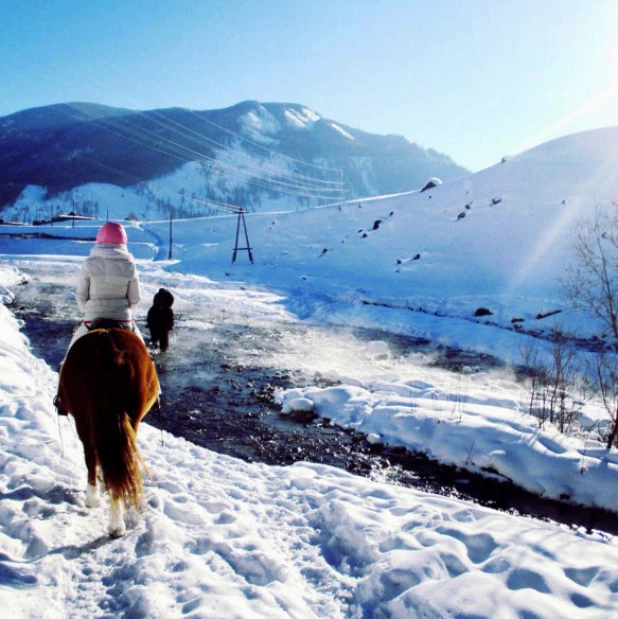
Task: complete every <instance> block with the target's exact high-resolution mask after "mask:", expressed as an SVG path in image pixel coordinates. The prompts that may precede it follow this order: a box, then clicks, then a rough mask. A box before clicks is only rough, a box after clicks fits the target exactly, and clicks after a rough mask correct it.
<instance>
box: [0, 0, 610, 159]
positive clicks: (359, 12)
mask: <svg viewBox="0 0 618 619" xmlns="http://www.w3.org/2000/svg"><path fill="white" fill-rule="evenodd" d="M2 6H3V9H2V16H3V33H2V38H1V39H0V84H1V85H2V97H0V116H5V115H7V114H11V113H13V112H16V111H19V110H22V109H26V108H31V107H38V106H42V105H48V104H51V103H58V102H68V101H90V102H96V103H103V104H106V105H112V106H117V107H128V108H137V109H152V108H160V107H173V106H180V107H188V108H191V109H196V110H202V109H213V108H220V107H227V106H229V105H233V104H235V103H238V102H239V101H242V100H245V99H256V100H259V101H264V102H266V101H278V102H293V103H302V104H305V105H307V106H308V107H310V108H312V109H314V110H315V111H317V112H318V113H320V114H321V115H323V116H325V117H327V118H331V119H333V120H337V121H339V122H341V123H344V124H347V125H351V126H353V127H357V128H359V129H363V130H365V131H369V132H372V133H380V134H387V133H393V134H398V135H403V136H405V137H406V138H407V139H409V140H410V141H413V142H417V143H418V144H420V145H421V146H423V147H431V148H435V149H436V150H438V151H440V152H443V153H446V154H448V155H450V156H451V157H452V158H453V159H454V160H455V161H457V163H459V164H461V165H464V166H466V167H468V168H469V169H471V170H473V171H476V170H479V169H482V168H485V167H487V166H489V165H492V164H494V163H496V162H498V161H499V160H500V158H501V157H502V156H503V155H506V154H512V153H514V152H517V151H519V150H521V149H524V148H529V147H531V146H533V145H535V144H538V143H541V142H544V141H547V140H549V139H552V138H555V137H558V136H560V135H565V134H568V133H574V132H576V131H581V130H584V129H590V128H595V127H604V126H614V125H618V43H617V42H616V41H617V40H618V39H617V37H616V34H615V33H616V32H618V1H614V0H591V1H590V2H582V1H581V0H542V1H538V0H416V1H415V0H373V1H369V0H327V1H325V0H304V1H296V0H287V1H286V0H262V1H261V2H255V1H253V0H227V1H224V0H210V1H209V0H191V1H186V0H176V1H175V2H173V3H172V2H169V0H124V1H117V0H106V1H104V2H103V1H99V2H94V1H88V0H55V1H54V0H47V1H43V0H30V1H29V2H23V1H21V0H4V1H3V3H2Z"/></svg>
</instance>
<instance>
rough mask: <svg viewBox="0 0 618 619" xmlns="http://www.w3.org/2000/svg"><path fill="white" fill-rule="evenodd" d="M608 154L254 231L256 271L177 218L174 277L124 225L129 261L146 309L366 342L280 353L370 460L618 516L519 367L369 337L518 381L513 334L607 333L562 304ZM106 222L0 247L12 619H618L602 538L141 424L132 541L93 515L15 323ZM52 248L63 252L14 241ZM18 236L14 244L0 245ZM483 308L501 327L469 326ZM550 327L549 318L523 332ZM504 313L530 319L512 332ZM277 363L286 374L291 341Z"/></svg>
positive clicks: (605, 481) (101, 515)
mask: <svg viewBox="0 0 618 619" xmlns="http://www.w3.org/2000/svg"><path fill="white" fill-rule="evenodd" d="M617 134H618V131H616V130H607V131H605V132H588V133H587V134H581V135H578V136H573V138H572V139H563V140H558V141H555V142H552V143H548V144H547V145H543V146H542V147H539V148H538V149H533V150H532V151H528V152H527V153H523V154H521V155H518V156H516V157H512V158H509V159H508V161H506V162H505V163H502V164H498V165H497V166H494V167H493V168H490V169H488V170H485V171H483V172H481V173H479V174H476V175H473V176H471V177H467V178H465V179H461V180H460V181H456V182H453V183H445V184H443V185H440V186H439V187H436V188H433V189H431V190H428V191H426V192H423V193H422V194H421V193H418V192H413V193H407V194H401V195H396V196H386V197H382V198H379V199H371V200H363V201H354V202H353V203H349V204H343V205H333V206H331V207H326V208H322V209H317V210H311V211H303V212H294V213H291V212H289V213H281V212H278V213H265V214H261V215H253V216H247V225H248V231H249V234H250V237H251V241H252V247H253V252H254V256H255V259H256V262H255V264H253V265H251V264H249V261H248V256H247V255H246V254H245V253H244V252H240V255H239V258H238V259H237V262H236V263H235V264H234V265H232V264H230V262H231V254H232V249H233V247H234V235H235V232H236V223H237V221H236V219H235V218H230V217H214V218H203V219H192V220H186V221H185V220H182V221H176V222H174V246H173V254H174V255H173V258H172V260H160V259H156V258H161V256H165V257H167V247H166V245H165V243H166V242H167V238H168V234H167V233H168V226H169V223H168V222H156V221H142V222H140V223H135V224H134V225H131V226H129V229H128V234H129V242H130V248H131V251H133V253H134V254H135V255H136V257H137V258H138V268H139V269H140V274H141V276H142V281H143V285H144V289H145V292H146V294H145V295H144V296H145V297H146V298H147V297H148V294H150V293H151V292H152V291H153V290H156V289H157V287H158V286H159V285H164V286H166V287H168V288H170V289H172V290H173V291H174V294H175V296H176V298H177V302H178V304H179V307H183V308H187V309H188V308H190V307H199V305H200V304H202V303H210V304H214V305H216V306H217V307H219V308H220V310H221V311H236V312H238V313H239V315H240V314H242V315H243V316H244V317H245V319H246V320H247V321H248V322H259V321H260V320H261V319H262V318H263V317H266V316H268V317H271V318H272V317H275V318H276V317H280V318H281V319H285V320H286V321H298V322H302V321H305V322H312V323H315V324H321V323H336V324H343V325H348V326H349V327H354V326H362V327H369V328H372V329H378V331H376V333H377V334H378V335H376V337H375V339H373V340H372V341H369V342H366V343H365V347H364V349H363V350H361V351H360V352H359V349H358V344H355V345H354V346H352V345H351V344H350V343H349V342H348V341H346V340H345V338H342V339H339V340H337V341H322V340H315V341H309V340H303V339H302V338H301V337H299V338H298V339H296V340H293V339H292V340H289V341H287V342H286V346H288V347H291V346H292V347H295V348H296V349H297V350H301V351H302V363H303V364H304V366H305V369H309V370H311V371H315V372H319V373H320V375H322V376H324V377H327V378H331V379H333V380H335V381H337V384H335V385H334V386H331V387H321V386H317V385H314V386H309V387H305V388H297V389H289V390H286V391H282V392H280V393H279V394H278V397H279V399H280V401H281V404H282V411H283V413H284V414H286V413H289V412H291V411H295V410H302V411H308V410H314V411H315V412H316V413H317V414H318V415H320V416H323V417H327V418H330V419H332V420H333V421H335V422H336V423H338V424H341V425H344V426H349V427H353V428H355V429H356V430H358V431H360V432H363V433H365V434H367V435H368V436H369V437H370V440H371V441H372V442H374V443H380V442H383V443H390V444H393V445H402V446H405V447H408V448H411V449H419V450H423V451H425V452H426V453H427V454H428V455H430V456H431V457H433V458H436V459H439V460H441V461H444V462H447V463H452V464H456V465H457V466H460V467H462V468H469V469H471V470H474V471H480V472H483V473H484V474H487V475H490V476H494V477H499V478H500V477H507V478H509V479H511V480H513V482H514V483H516V484H517V485H520V486H522V487H524V488H527V489H529V490H531V491H532V492H535V493H538V494H540V495H542V496H546V497H555V498H560V499H561V500H565V501H570V502H571V503H580V504H586V505H592V506H600V507H604V508H606V509H608V510H610V511H613V512H618V494H617V491H616V488H617V487H618V485H617V482H618V479H617V476H618V454H617V453H616V450H614V449H612V450H606V449H604V448H603V445H602V443H601V442H600V440H599V439H598V437H596V435H595V434H593V433H587V432H585V431H584V430H583V428H582V429H581V430H578V431H574V432H572V433H571V434H569V435H565V434H562V433H560V432H559V431H558V429H557V428H556V427H555V426H552V425H551V424H549V423H546V424H544V425H543V426H542V427H541V426H540V424H539V422H538V420H536V419H535V418H533V417H531V416H530V415H528V414H527V394H526V391H525V388H524V387H523V386H522V385H521V384H520V383H518V382H517V381H516V379H515V377H514V375H513V373H512V372H511V371H510V370H509V368H508V366H505V367H503V368H499V369H496V370H485V369H482V368H479V367H474V366H473V365H471V366H468V367H464V368H462V371H461V372H458V373H453V372H449V371H447V370H441V369H438V368H436V367H435V366H434V365H432V363H431V361H432V359H431V358H430V356H428V355H425V354H420V353H415V354H410V355H407V356H404V357H401V356H399V357H397V359H395V356H394V355H393V354H392V350H391V348H390V345H389V344H388V343H387V340H386V338H383V339H381V338H380V337H379V329H382V330H384V331H389V332H392V333H399V334H402V335H404V336H410V337H420V338H426V339H428V340H431V341H434V342H441V343H442V344H444V345H446V344H448V345H452V346H457V347H460V348H462V349H466V350H475V351H477V352H480V353H487V352H490V353H492V354H493V355H496V356H497V357H499V358H501V359H503V360H505V361H509V362H512V363H517V362H518V361H519V360H520V352H519V351H520V347H521V345H522V343H524V342H526V341H528V338H529V336H528V335H526V331H528V332H534V333H536V334H537V335H538V334H541V335H542V334H543V333H548V332H550V331H551V329H552V328H554V327H555V326H557V325H560V326H568V327H570V328H572V329H575V330H577V333H578V334H579V335H590V334H593V333H598V332H599V330H600V327H599V325H597V324H595V323H594V322H592V321H590V320H587V319H585V317H584V315H583V314H580V313H578V312H576V311H574V310H572V309H570V308H569V307H568V305H567V304H566V302H565V300H564V299H563V298H562V296H561V287H560V282H559V275H560V274H561V273H562V272H563V271H564V265H565V264H566V263H567V262H568V260H569V256H570V254H569V251H570V250H569V244H568V241H567V239H568V237H569V236H570V235H571V234H572V230H573V226H574V225H575V224H576V223H577V221H578V219H579V218H580V217H582V216H585V215H586V214H589V213H590V212H591V209H592V208H593V207H594V206H595V205H596V204H605V203H609V202H610V201H611V196H612V195H615V191H616V189H618V180H616V179H618V175H616V173H615V172H616V169H615V166H616V161H615V156H614V154H613V152H614V151H613V150H612V147H611V145H612V144H614V143H615V141H616V135H617ZM562 163H564V165H562ZM612 166H614V167H613V168H612ZM601 168H602V169H603V172H604V173H603V174H602V175H601V174H597V172H598V171H599V170H600V169H601ZM612 170H613V172H612ZM117 197H118V196H115V198H117ZM29 199H31V200H36V192H34V191H33V192H31V193H29ZM496 200H499V201H497V202H496ZM466 205H469V208H467V209H466ZM109 206H110V207H112V208H113V207H115V205H114V204H111V203H110V205H109ZM101 207H102V208H106V207H107V204H105V203H102V204H101ZM115 212H119V211H115ZM461 212H466V216H465V217H463V218H461V219H458V215H459V213H461ZM378 221H379V223H378V224H377V226H376V222H378ZM99 225H100V221H94V222H85V223H83V222H82V223H76V225H75V227H74V228H73V227H71V226H70V225H54V226H53V227H51V226H43V227H41V226H37V227H30V226H25V227H20V228H19V233H20V234H21V235H22V236H21V237H20V238H7V237H3V236H0V252H2V255H1V256H0V297H1V298H2V301H3V304H2V305H0V333H1V334H2V337H1V340H0V493H1V494H0V497H1V498H2V501H1V502H0V604H1V605H2V608H3V614H5V615H6V616H10V617H38V616H41V617H66V616H71V617H78V618H80V617H84V618H85V617H92V616H127V617H129V616H131V617H180V616H190V617H243V618H245V617H299V618H300V617H302V618H303V619H304V618H306V617H329V618H330V617H333V618H336V617H358V618H364V617H395V618H400V617H417V616H424V617H449V616H450V617H464V616H475V617H487V618H489V617H521V616H536V617H575V616H576V617H610V616H615V615H616V613H618V544H617V543H616V540H615V539H614V537H613V536H611V535H609V534H607V533H602V532H599V531H589V532H586V531H584V530H582V529H573V528H568V527H566V526H562V525H558V524H555V523H551V522H543V521H540V520H535V519H532V518H527V517H522V516H515V515H511V514H507V513H503V512H499V511H494V510H491V509H488V508H484V507H479V506H477V505H474V504H472V503H470V502H466V501H463V500H458V499H455V498H447V497H441V496H437V495H432V494H428V493H422V492H419V491H415V490H412V489H407V488H403V487H400V486H396V485H393V484H390V483H387V482H384V481H381V480H379V479H371V480H370V479H365V478H361V477H357V476H354V475H351V474H348V473H345V472H342V471H340V470H337V469H334V468H330V467H327V466H322V465H315V464H309V463H298V464H295V465H293V466H289V467H273V466H266V465H260V464H248V463H244V462H241V461H239V460H236V459H233V458H230V457H227V456H223V455H219V454H217V453H215V452H212V451H209V450H206V449H203V448H200V447H198V446H195V445H193V444H191V443H189V442H187V441H185V440H183V439H180V438H176V437H174V436H172V435H170V434H167V433H161V432H159V431H156V430H155V429H154V428H152V427H151V426H149V425H148V423H143V424H142V425H141V426H140V429H139V433H138V440H139V445H140V449H141V451H142V455H143V457H144V460H145V462H146V463H147V465H148V468H149V470H150V471H151V473H152V478H151V479H150V480H147V482H146V503H147V505H146V507H145V509H144V510H143V512H142V513H141V514H139V515H138V514H131V515H130V518H129V522H128V525H129V526H128V531H127V534H126V535H125V536H124V537H123V538H120V539H115V540H112V539H110V538H108V536H107V535H106V534H105V523H106V516H107V513H106V512H107V507H106V506H103V507H101V508H96V509H92V510H86V509H85V507H84V500H85V487H86V471H85V464H84V461H83V455H82V449H81V444H80V443H79V440H78V439H77V436H76V433H75V430H74V428H73V427H72V425H71V424H72V422H71V420H70V418H69V419H61V420H58V419H57V417H56V415H55V412H54V409H53V406H52V404H51V402H52V397H53V394H54V392H55V389H56V382H57V374H56V373H55V372H54V370H53V369H52V368H50V367H48V366H47V365H46V364H45V363H44V362H43V361H42V360H40V359H37V358H36V357H34V356H33V354H32V352H31V351H30V348H29V345H28V341H27V340H26V338H25V337H24V336H23V335H22V334H21V333H20V331H19V329H20V324H19V322H18V321H17V319H16V318H15V317H14V315H13V314H12V313H11V302H12V299H13V296H14V292H15V290H16V289H17V287H18V286H19V285H21V284H23V274H22V272H21V271H20V266H21V265H23V264H26V263H29V264H31V265H32V264H36V263H37V261H38V263H39V264H40V273H41V276H44V277H46V278H49V280H50V281H62V282H64V283H69V282H71V281H72V278H74V277H75V275H76V272H77V269H78V267H79V264H80V263H81V260H82V258H83V256H84V255H86V254H87V253H88V251H89V248H90V247H91V241H88V240H87V239H90V238H92V237H93V236H94V233H95V232H96V229H97V228H98V226H99ZM41 232H45V234H46V235H50V236H55V237H58V240H56V239H54V238H47V236H46V237H44V238H42V237H28V236H27V235H28V234H40V233H41ZM9 233H15V229H14V228H12V227H10V226H2V227H0V234H9ZM24 235H26V236H24ZM71 239H77V240H71ZM416 254H420V258H415V256H416ZM142 305H144V304H142ZM479 307H486V308H490V309H491V312H492V314H491V315H490V316H488V317H483V318H475V317H474V312H475V310H476V309H477V308H479ZM146 309H147V307H142V308H141V309H140V311H141V314H138V317H143V314H144V313H145V311H146ZM554 310H560V313H558V314H554V315H552V316H549V317H546V318H537V316H538V315H545V314H547V313H550V312H552V311H554ZM514 317H517V318H522V319H523V323H522V324H523V326H522V330H521V331H518V330H516V329H514V328H513V325H512V322H511V321H512V319H513V318H514ZM176 337H177V338H179V339H181V338H182V337H183V334H182V333H181V332H179V333H177V334H176ZM537 341H538V345H539V348H540V351H541V353H544V352H545V353H547V352H549V344H548V343H547V342H545V341H544V340H542V339H539V340H537ZM172 354H173V352H172ZM277 354H279V355H280V357H281V358H280V359H279V362H280V363H281V364H282V365H283V366H284V367H285V365H286V364H287V363H288V362H289V359H288V358H287V357H286V350H285V347H282V349H281V350H280V351H278V352H277ZM269 362H271V361H269ZM582 419H587V420H589V421H590V424H595V423H598V422H599V420H602V413H601V412H600V406H599V403H598V402H595V401H590V402H587V403H586V404H585V406H584V409H583V417H582ZM147 420H148V418H146V421H147Z"/></svg>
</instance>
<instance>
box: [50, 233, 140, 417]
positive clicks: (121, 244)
mask: <svg viewBox="0 0 618 619" xmlns="http://www.w3.org/2000/svg"><path fill="white" fill-rule="evenodd" d="M75 298H76V300H77V307H78V308H79V309H80V311H81V312H83V314H84V318H83V320H82V322H81V323H80V324H79V326H78V327H77V329H76V330H75V332H74V333H73V337H72V339H71V342H70V344H69V349H70V348H71V347H72V346H73V344H75V342H76V341H77V340H78V339H79V338H80V337H82V336H83V335H85V334H86V333H88V332H89V331H90V328H91V326H92V323H93V321H95V320H97V319H101V318H105V319H108V320H113V321H116V322H118V323H120V324H121V325H122V326H123V327H124V328H125V329H129V330H130V331H133V333H135V334H136V335H137V336H139V337H140V339H142V340H143V338H142V335H141V333H140V332H139V329H138V328H137V325H136V324H135V322H134V321H133V310H134V309H135V307H137V304H138V303H139V301H140V285H139V278H138V275H137V269H136V267H135V261H134V259H133V256H132V255H131V253H130V252H129V250H128V249H127V233H126V231H125V229H124V227H123V226H122V225H121V224H119V223H116V222H111V221H109V222H107V223H106V224H104V225H103V226H102V227H101V228H100V230H99V232H98V233H97V238H96V244H95V246H94V247H93V248H92V249H91V250H90V256H88V258H86V260H85V261H84V263H83V264H82V268H81V270H80V273H79V277H78V280H77V287H76V289H75ZM65 359H66V357H65ZM62 363H64V361H63V362H62ZM62 363H61V364H60V365H61V367H62ZM54 404H55V405H56V408H57V409H58V414H59V415H66V414H67V411H66V408H65V406H64V404H63V402H62V399H61V398H59V397H58V396H56V399H55V401H54Z"/></svg>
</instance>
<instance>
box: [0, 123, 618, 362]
mask: <svg viewBox="0 0 618 619" xmlns="http://www.w3.org/2000/svg"><path fill="white" fill-rule="evenodd" d="M617 153H618V128H607V129H598V130H593V131H588V132H583V133H579V134H575V135H571V136H566V137H562V138H559V139H556V140H553V141H551V142H547V143H545V144H542V145H540V146H538V147H536V148H533V149H531V150H529V151H526V152H524V153H521V154H519V155H516V156H512V157H505V158H504V159H503V161H502V162H501V163H497V164H496V165H494V166H492V167H490V168H487V169H486V170H483V171H481V172H479V173H477V174H472V175H469V176H465V177H463V178H459V179H456V180H453V181H451V182H444V183H442V184H437V186H435V187H433V188H432V189H428V190H426V191H418V190H417V191H412V192H403V193H399V194H393V195H390V196H381V197H376V198H366V199H358V200H350V201H347V202H346V203H343V204H335V205H330V206H326V207H323V208H315V209H303V210H300V211H299V210H298V209H295V208H290V210H288V211H287V212H270V213H252V214H249V215H248V216H247V217H246V221H247V227H248V233H249V241H250V244H251V246H252V248H253V256H254V258H255V264H250V263H249V260H248V259H247V258H248V257H247V254H246V252H244V251H241V252H240V253H239V254H238V256H239V257H238V260H237V261H236V263H235V264H234V265H233V267H232V266H231V264H230V263H231V259H232V250H233V248H234V247H235V243H236V240H235V235H236V231H237V223H238V222H237V219H236V216H234V215H219V216H217V217H203V218H197V219H186V220H182V219H175V220H174V224H173V245H172V254H173V258H174V259H175V260H179V263H178V266H170V268H180V269H182V270H183V272H198V273H204V274H207V275H208V276H209V277H213V278H215V279H219V280H225V279H229V278H230V277H233V278H239V279H241V280H243V281H245V282H250V283H253V284H257V285H267V286H271V287H274V288H276V289H278V290H285V291H287V292H288V293H290V296H289V303H290V304H295V307H294V310H295V311H296V312H298V313H299V314H301V315H304V316H308V315H311V314H316V313H317V314H319V313H320V312H327V313H328V315H329V319H333V320H337V319H338V320H341V321H343V322H346V321H348V318H347V317H346V313H347V312H348V311H349V308H350V307H351V306H353V305H354V304H362V305H363V307H364V308H365V309H364V313H365V315H366V320H367V323H372V322H373V323H374V324H375V323H376V322H377V323H378V324H379V323H380V322H381V321H382V320H383V319H382V318H381V317H380V318H375V316H374V314H375V311H374V309H372V308H376V307H388V308H391V315H393V313H394V312H395V311H400V312H401V314H400V318H399V319H398V320H399V325H398V326H397V329H398V330H400V331H402V332H404V333H408V334H410V335H415V336H416V335H418V336H422V337H429V338H430V339H433V338H440V337H441V333H440V329H441V327H440V326H439V325H438V324H436V325H434V326H432V327H427V326H423V327H420V326H419V325H421V323H422V322H423V321H422V320H421V318H420V316H422V315H426V314H429V315H439V316H442V317H450V318H457V319H463V320H464V322H463V323H462V325H461V333H460V334H459V335H458V343H459V344H460V345H462V346H464V347H468V348H477V349H481V350H485V351H487V350H490V349H491V350H492V352H494V353H497V354H499V355H501V354H502V353H504V354H506V355H508V354H509V353H508V351H509V350H513V346H512V342H511V341H510V338H511V337H512V335H513V333H515V332H518V333H539V332H545V333H548V334H549V333H551V331H552V329H553V328H555V327H556V326H560V327H561V328H565V329H569V330H574V331H576V332H578V333H579V334H580V335H582V336H585V337H590V336H591V335H592V334H599V325H592V324H589V322H588V321H585V320H583V319H582V317H581V316H580V315H578V313H576V312H574V311H573V310H572V309H570V308H569V305H568V303H567V302H566V300H565V299H564V297H563V289H562V284H561V279H560V278H561V276H562V275H564V272H565V265H567V264H568V263H569V261H570V260H571V259H572V258H573V249H572V241H573V240H574V235H575V232H576V230H577V226H578V225H579V222H581V221H582V219H583V218H586V217H589V216H590V215H591V214H592V213H593V212H594V210H595V207H596V206H606V207H607V208H608V209H610V211H611V210H612V209H614V206H612V205H613V203H614V201H615V199H616V196H618V154H617ZM191 165H193V164H187V165H186V166H185V167H184V168H183V170H184V173H187V174H189V172H188V170H189V168H190V167H191ZM179 174H180V172H179V173H177V175H176V177H175V180H177V179H178V178H179ZM151 186H153V187H155V189H156V191H157V193H158V194H164V195H165V192H166V191H168V192H170V193H171V192H173V191H174V187H175V186H174V185H173V184H172V185H166V183H165V179H161V180H159V181H157V184H156V185H155V182H154V181H153V182H152V183H151ZM98 187H99V188H100V194H99V195H100V196H101V199H102V201H101V208H102V209H104V210H102V213H101V214H102V215H103V216H105V213H108V214H109V217H110V218H112V219H118V220H122V219H125V217H126V216H127V214H129V213H132V212H133V213H139V211H138V210H137V209H138V208H140V204H141V205H143V203H140V202H139V196H136V195H135V194H131V193H130V192H128V191H127V190H122V188H120V187H116V186H110V185H106V186H103V185H101V186H98ZM103 189H105V192H106V193H104V192H103ZM24 200H28V201H29V204H30V205H31V208H33V209H35V208H37V206H38V208H39V209H40V208H41V207H43V206H44V205H45V202H44V200H43V197H42V195H41V194H40V193H39V194H37V192H36V190H35V189H34V188H32V187H31V188H29V190H28V191H27V192H25V194H24V197H23V198H22V201H20V202H19V203H20V204H21V203H23V201H24ZM144 215H145V216H144V217H140V219H141V223H138V222H136V223H135V226H134V227H131V228H130V230H129V238H130V241H131V244H132V251H134V252H135V253H136V255H137V256H138V257H141V258H153V257H156V258H157V259H160V258H166V257H168V255H169V253H170V252H169V246H168V239H169V236H170V234H169V230H168V228H169V222H168V220H167V219H166V218H165V219H163V220H159V221H157V215H158V213H157V212H152V213H150V214H148V213H144ZM98 225H99V223H98V222H94V223H92V224H85V225H84V226H83V227H79V228H78V227H76V228H74V229H71V230H70V231H69V232H68V231H67V230H66V228H61V227H58V226H54V227H50V226H45V227H41V226H37V227H34V228H32V230H34V231H36V233H37V234H40V233H41V232H45V233H46V234H53V235H61V236H73V237H75V236H80V235H82V236H83V237H86V238H93V237H94V234H95V232H96V227H97V226H98ZM6 228H7V229H8V227H6ZM22 230H23V229H22ZM25 230H27V228H26V229H25ZM6 243H7V242H6V241H3V244H4V245H6ZM241 245H242V246H244V242H243V243H242V244H241ZM5 251H6V250H5ZM57 251H58V252H59V253H77V254H83V253H84V252H87V251H88V245H84V244H81V246H80V245H79V244H75V243H70V242H69V243H68V245H67V246H66V247H64V246H61V244H60V243H59V244H58V245H57ZM316 299H318V302H317V303H316ZM321 308H322V309H321ZM410 310H414V312H415V313H414V314H412V313H411V312H410ZM486 310H488V311H489V312H490V313H488V314H485V316H482V317H480V318H479V317H478V316H476V314H477V312H479V311H482V313H484V311H486ZM412 316H413V318H412ZM353 319H354V320H355V321H358V320H359V312H357V311H356V310H355V311H354V318H353ZM471 321H472V322H474V323H475V324H477V325H478V324H482V325H485V330H487V329H490V330H492V329H494V328H495V327H496V326H497V327H499V330H498V331H496V332H495V333H493V334H492V335H491V337H490V340H491V341H490V343H489V344H488V342H487V338H486V337H484V336H480V335H478V332H477V330H476V328H473V326H471V324H472V323H471ZM391 328H393V326H392V325H391ZM600 335H601V336H602V333H600ZM503 338H506V340H508V341H505V342H504V346H502V345H501V342H502V341H503ZM499 348H501V350H499Z"/></svg>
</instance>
